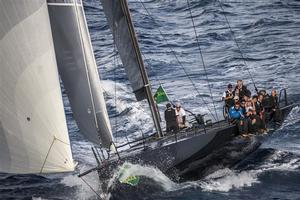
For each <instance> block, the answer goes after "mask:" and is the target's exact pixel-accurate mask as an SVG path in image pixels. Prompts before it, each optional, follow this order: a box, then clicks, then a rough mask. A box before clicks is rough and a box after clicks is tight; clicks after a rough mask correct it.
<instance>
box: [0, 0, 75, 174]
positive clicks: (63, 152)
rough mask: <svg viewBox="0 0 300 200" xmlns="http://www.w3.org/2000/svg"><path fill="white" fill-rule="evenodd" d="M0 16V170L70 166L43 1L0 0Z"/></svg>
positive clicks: (36, 170)
mask: <svg viewBox="0 0 300 200" xmlns="http://www.w3.org/2000/svg"><path fill="white" fill-rule="evenodd" d="M0 19H1V23H0V49H1V50H0V66H1V68H0V160H1V162H0V171H1V172H6V173H40V172H42V173H50V172H66V171H73V170H74V162H73V158H72V153H71V147H70V141H69V136H68V130H67V125H66V118H65V113H64V107H63V102H62V97H61V89H60V84H59V76H58V71H57V63H56V59H55V52H54V46H53V42H52V34H51V28H50V21H49V14H48V8H47V4H46V1H45V0H35V1H25V0H10V1H6V0H0ZM53 138H57V141H61V142H54V143H53ZM50 146H52V147H51V148H50Z"/></svg>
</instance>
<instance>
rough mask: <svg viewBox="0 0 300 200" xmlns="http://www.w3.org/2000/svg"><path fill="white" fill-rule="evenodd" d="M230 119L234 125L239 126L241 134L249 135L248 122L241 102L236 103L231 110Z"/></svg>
mask: <svg viewBox="0 0 300 200" xmlns="http://www.w3.org/2000/svg"><path fill="white" fill-rule="evenodd" d="M229 118H230V119H231V122H232V123H235V124H236V125H237V126H238V128H239V133H240V134H247V133H248V121H247V120H246V119H245V116H244V114H243V109H242V108H241V107H240V103H239V102H236V103H235V104H234V106H232V107H231V108H230V109H229Z"/></svg>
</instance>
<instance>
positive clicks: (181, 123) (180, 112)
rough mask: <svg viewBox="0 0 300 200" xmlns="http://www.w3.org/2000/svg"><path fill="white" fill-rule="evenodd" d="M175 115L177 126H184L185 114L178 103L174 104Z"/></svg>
mask: <svg viewBox="0 0 300 200" xmlns="http://www.w3.org/2000/svg"><path fill="white" fill-rule="evenodd" d="M175 111H176V117H177V123H178V127H179V128H186V127H187V125H186V114H185V111H184V109H183V108H182V107H181V105H180V103H177V104H176V108H175Z"/></svg>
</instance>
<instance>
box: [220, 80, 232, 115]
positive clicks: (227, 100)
mask: <svg viewBox="0 0 300 200" xmlns="http://www.w3.org/2000/svg"><path fill="white" fill-rule="evenodd" d="M233 98H234V92H233V89H232V85H231V84H228V86H227V90H226V91H225V92H224V93H223V96H222V100H223V101H224V102H225V107H226V113H228V110H229V108H230V107H231V106H233V105H234V99H233Z"/></svg>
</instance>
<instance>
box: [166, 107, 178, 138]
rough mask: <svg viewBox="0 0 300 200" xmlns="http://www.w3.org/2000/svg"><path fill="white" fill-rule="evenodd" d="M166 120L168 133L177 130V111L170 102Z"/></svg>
mask: <svg viewBox="0 0 300 200" xmlns="http://www.w3.org/2000/svg"><path fill="white" fill-rule="evenodd" d="M165 120H166V131H167V133H170V132H175V131H177V130H178V124H177V116H176V111H175V109H174V108H173V107H172V104H170V103H167V105H166V110H165Z"/></svg>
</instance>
